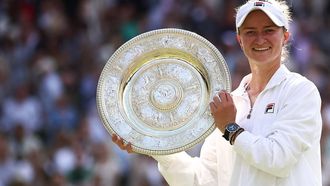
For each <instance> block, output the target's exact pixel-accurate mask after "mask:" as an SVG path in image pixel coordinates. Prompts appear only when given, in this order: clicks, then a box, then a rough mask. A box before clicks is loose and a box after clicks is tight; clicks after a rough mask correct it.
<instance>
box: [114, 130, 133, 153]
mask: <svg viewBox="0 0 330 186" xmlns="http://www.w3.org/2000/svg"><path fill="white" fill-rule="evenodd" d="M112 141H113V142H114V143H115V144H117V145H118V146H119V148H120V149H121V150H126V151H127V152H128V153H132V152H133V150H132V145H131V143H128V144H125V143H124V140H123V139H122V138H120V137H119V136H117V135H116V134H112Z"/></svg>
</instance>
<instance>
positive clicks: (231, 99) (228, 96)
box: [227, 93, 234, 103]
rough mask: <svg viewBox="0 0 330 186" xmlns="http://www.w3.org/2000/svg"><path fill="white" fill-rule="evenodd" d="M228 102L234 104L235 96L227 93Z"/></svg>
mask: <svg viewBox="0 0 330 186" xmlns="http://www.w3.org/2000/svg"><path fill="white" fill-rule="evenodd" d="M227 100H228V101H229V102H232V103H233V102H234V100H233V96H232V95H231V94H230V93H227Z"/></svg>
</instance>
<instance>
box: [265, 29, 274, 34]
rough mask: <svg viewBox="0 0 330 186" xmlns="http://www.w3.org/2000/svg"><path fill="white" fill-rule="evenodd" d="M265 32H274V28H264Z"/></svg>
mask: <svg viewBox="0 0 330 186" xmlns="http://www.w3.org/2000/svg"><path fill="white" fill-rule="evenodd" d="M265 32H266V33H267V34H271V33H273V32H274V29H266V30H265Z"/></svg>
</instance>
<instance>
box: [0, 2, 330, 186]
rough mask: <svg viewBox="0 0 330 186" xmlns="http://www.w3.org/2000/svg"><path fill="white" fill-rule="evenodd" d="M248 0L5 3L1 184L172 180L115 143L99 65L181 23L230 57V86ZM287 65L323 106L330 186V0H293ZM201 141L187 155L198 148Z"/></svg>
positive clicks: (238, 73)
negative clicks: (238, 13)
mask: <svg viewBox="0 0 330 186" xmlns="http://www.w3.org/2000/svg"><path fill="white" fill-rule="evenodd" d="M242 2H243V0H231V1H226V0H2V1H0V186H44V185H49V186H71V185H75V186H76V185H77V186H112V185H113V186H162V185H167V184H166V182H165V181H164V179H163V178H162V177H161V176H160V174H159V172H158V170H157V164H156V162H155V161H154V160H153V159H151V158H150V157H148V156H143V155H138V154H127V153H125V152H123V151H121V150H119V149H118V148H117V147H116V146H115V145H114V144H113V143H112V142H111V137H110V135H109V134H108V133H107V132H106V130H105V129H104V127H103V125H102V123H101V121H100V119H99V116H98V113H97V109H96V100H95V95H96V87H97V82H98V78H99V75H100V73H101V71H102V68H103V66H104V65H105V63H106V62H107V60H108V59H109V57H110V56H111V55H112V54H113V52H114V51H115V50H116V49H117V48H118V47H120V46H121V45H122V44H123V43H124V42H126V41H128V40H129V39H131V38H132V37H134V36H136V35H138V34H141V33H144V32H146V31H150V30H154V29H159V28H168V27H171V28H182V29H186V30H190V31H193V32H196V33H198V34H199V35H201V36H203V37H205V38H206V39H208V40H209V41H211V42H212V43H213V44H214V45H215V46H216V47H217V48H218V49H219V51H220V52H221V53H222V54H223V55H224V57H225V59H226V62H227V64H228V67H229V69H230V71H231V75H232V82H233V89H234V88H235V87H237V85H238V82H239V81H240V79H241V78H242V76H244V75H246V74H247V73H249V71H247V70H248V69H249V68H248V67H247V65H248V63H247V60H246V59H245V58H244V56H243V54H242V51H241V49H240V47H239V46H238V44H237V42H236V39H235V34H236V33H235V18H234V16H235V7H237V6H238V5H240V4H241V3H242ZM288 3H289V5H290V7H291V9H292V11H293V18H294V21H293V23H292V25H291V32H292V37H291V41H290V57H289V60H288V61H287V66H288V67H289V68H290V69H291V70H293V71H296V72H299V73H301V74H303V75H305V76H306V77H307V78H309V79H310V80H312V81H313V82H314V83H315V84H316V85H317V87H318V88H319V90H320V93H321V96H322V100H323V107H322V114H323V134H322V139H321V144H322V165H323V175H324V185H325V186H328V185H330V180H329V179H330V139H329V135H330V81H329V79H330V61H329V59H330V34H329V33H330V2H329V1H327V0H289V2H288ZM198 148H199V145H198V146H196V147H195V149H197V150H194V149H192V150H191V151H190V153H191V154H192V155H194V156H195V155H196V156H198Z"/></svg>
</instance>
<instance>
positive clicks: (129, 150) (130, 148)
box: [126, 143, 133, 153]
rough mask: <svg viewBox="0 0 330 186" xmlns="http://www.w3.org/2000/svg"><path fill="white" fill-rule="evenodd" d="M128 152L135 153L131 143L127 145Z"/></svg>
mask: <svg viewBox="0 0 330 186" xmlns="http://www.w3.org/2000/svg"><path fill="white" fill-rule="evenodd" d="M126 151H127V152H128V153H132V152H133V148H132V144H131V143H128V144H127V145H126Z"/></svg>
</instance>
